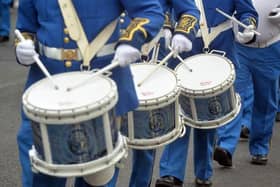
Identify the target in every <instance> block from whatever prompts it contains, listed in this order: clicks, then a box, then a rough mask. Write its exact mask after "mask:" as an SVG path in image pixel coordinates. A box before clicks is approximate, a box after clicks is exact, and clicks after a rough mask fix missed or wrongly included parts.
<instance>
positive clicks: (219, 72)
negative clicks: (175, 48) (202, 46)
mask: <svg viewBox="0 0 280 187" xmlns="http://www.w3.org/2000/svg"><path fill="white" fill-rule="evenodd" d="M185 64H186V65H187V66H188V67H189V68H191V69H192V71H189V70H188V69H187V68H186V67H185V65H184V64H182V63H181V64H179V65H178V66H177V67H176V70H175V71H176V73H177V76H178V79H179V80H180V81H179V82H180V85H181V86H182V87H183V88H184V89H187V90H194V91H203V90H209V89H213V88H216V87H219V86H221V85H223V84H225V83H226V82H233V80H232V79H234V78H233V77H234V76H235V75H234V68H233V64H232V63H231V62H230V61H229V60H227V59H226V58H225V57H222V56H220V55H214V54H200V55H195V56H192V57H190V58H187V59H185Z"/></svg>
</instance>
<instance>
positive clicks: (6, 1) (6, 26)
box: [0, 0, 12, 42]
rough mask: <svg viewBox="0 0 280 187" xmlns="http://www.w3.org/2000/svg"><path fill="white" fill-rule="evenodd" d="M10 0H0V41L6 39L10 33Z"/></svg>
mask: <svg viewBox="0 0 280 187" xmlns="http://www.w3.org/2000/svg"><path fill="white" fill-rule="evenodd" d="M11 2H12V1H11V0H0V42H4V41H8V40H9V35H10V27H11V23H10V4H11Z"/></svg>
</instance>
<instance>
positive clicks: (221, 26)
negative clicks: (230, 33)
mask: <svg viewBox="0 0 280 187" xmlns="http://www.w3.org/2000/svg"><path fill="white" fill-rule="evenodd" d="M232 27H233V24H232V21H231V20H227V21H225V22H223V23H221V24H219V25H218V26H216V27H211V28H210V34H209V41H210V43H211V42H212V41H213V40H214V39H215V38H216V37H217V36H218V35H219V34H220V33H222V32H224V31H226V30H228V29H230V28H232Z"/></svg>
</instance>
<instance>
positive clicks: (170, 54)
mask: <svg viewBox="0 0 280 187" xmlns="http://www.w3.org/2000/svg"><path fill="white" fill-rule="evenodd" d="M174 54H175V52H174V51H173V50H172V51H170V53H168V55H167V56H166V57H164V59H162V60H161V62H160V63H159V64H157V66H156V67H155V68H154V69H153V70H152V71H151V72H149V74H148V75H147V76H146V77H144V79H143V80H142V81H140V82H139V83H138V84H137V86H138V87H140V86H141V85H142V84H143V83H144V82H145V81H146V80H147V79H148V78H149V77H150V76H151V75H152V74H153V73H154V72H156V71H157V70H158V69H159V68H160V67H161V66H162V65H163V64H164V63H165V62H166V61H167V60H169V59H170V58H171V57H172V56H173V55H174Z"/></svg>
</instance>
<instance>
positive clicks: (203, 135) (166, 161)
mask: <svg viewBox="0 0 280 187" xmlns="http://www.w3.org/2000/svg"><path fill="white" fill-rule="evenodd" d="M191 129H192V128H190V127H187V128H186V134H185V135H184V136H183V137H182V138H178V139H177V140H176V141H174V142H172V143H171V144H169V145H167V146H166V147H165V149H164V151H163V154H162V156H161V159H160V177H163V176H167V175H171V176H174V177H176V178H178V179H180V180H181V181H184V177H185V171H186V165H187V155H188V148H189V138H190V132H191ZM215 131H216V130H215V129H209V130H202V129H193V147H194V155H193V156H194V173H195V176H196V177H197V178H199V179H202V180H208V179H210V178H211V176H212V175H213V168H212V155H213V146H214V138H215Z"/></svg>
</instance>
